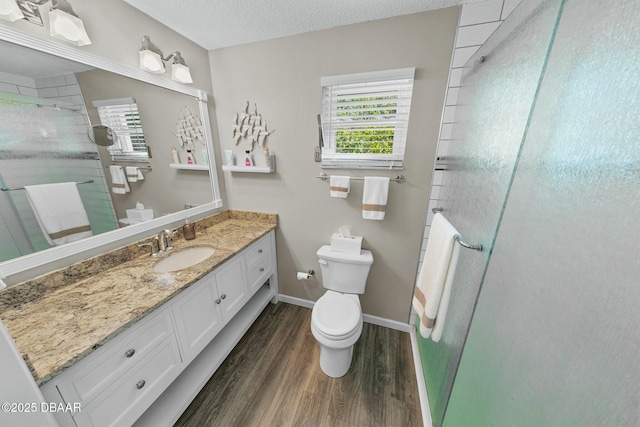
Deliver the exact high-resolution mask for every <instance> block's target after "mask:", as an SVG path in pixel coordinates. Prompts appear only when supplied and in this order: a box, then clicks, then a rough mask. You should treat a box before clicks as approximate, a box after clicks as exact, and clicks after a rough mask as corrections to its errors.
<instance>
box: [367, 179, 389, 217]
mask: <svg viewBox="0 0 640 427" xmlns="http://www.w3.org/2000/svg"><path fill="white" fill-rule="evenodd" d="M388 195H389V178H388V177H380V176H365V177H364V191H363V194H362V218H364V219H377V220H383V219H384V211H385V209H386V207H387V196H388Z"/></svg>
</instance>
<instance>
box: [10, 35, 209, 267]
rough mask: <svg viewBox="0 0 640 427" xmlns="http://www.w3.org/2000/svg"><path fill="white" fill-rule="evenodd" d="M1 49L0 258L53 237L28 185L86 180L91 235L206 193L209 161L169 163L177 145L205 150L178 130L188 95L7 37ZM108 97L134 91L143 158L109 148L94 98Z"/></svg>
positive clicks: (200, 153) (200, 156) (197, 152)
mask: <svg viewBox="0 0 640 427" xmlns="http://www.w3.org/2000/svg"><path fill="white" fill-rule="evenodd" d="M0 56H1V57H3V58H12V60H11V61H2V63H1V64H0V187H2V189H3V191H0V262H2V261H6V260H11V259H14V258H16V257H21V256H23V255H27V254H30V253H33V252H37V251H41V250H43V249H48V248H50V247H52V246H53V245H52V244H51V243H50V239H48V238H47V236H45V231H43V230H44V228H43V227H41V222H39V221H40V220H39V218H38V217H37V215H36V213H35V212H34V208H33V207H32V205H31V204H30V202H29V200H28V198H27V195H26V192H25V191H24V187H25V186H37V185H41V184H51V183H83V184H77V185H76V186H75V187H76V188H77V192H78V194H79V196H80V200H81V208H83V209H84V211H85V212H86V216H87V218H88V221H89V223H90V227H91V230H92V233H93V235H96V234H101V233H105V232H109V231H112V230H116V229H118V228H121V227H125V226H128V225H129V224H133V223H136V222H139V221H141V220H143V219H148V218H153V217H155V218H158V217H161V216H163V215H166V214H169V213H175V212H180V211H182V210H184V209H185V206H187V205H188V206H199V205H202V204H206V203H211V202H212V195H213V190H212V187H211V180H210V178H209V174H208V172H207V171H206V170H205V171H202V170H200V171H192V170H175V169H171V168H169V164H170V163H173V157H172V147H174V146H175V147H177V150H178V151H179V152H181V154H182V155H183V158H185V159H186V149H190V150H191V152H192V155H193V156H194V157H195V160H196V163H205V159H206V158H207V157H209V156H207V153H206V145H204V143H199V142H195V143H194V146H193V147H185V146H180V144H179V142H178V140H177V139H176V136H175V132H176V124H177V122H178V121H179V119H180V117H181V111H182V110H184V108H185V107H186V108H188V109H190V110H191V111H199V105H198V100H197V99H196V98H195V97H193V96H189V95H186V94H184V93H180V92H176V91H172V90H169V89H165V88H162V87H159V86H154V85H151V84H149V83H146V82H142V81H139V80H136V79H132V78H129V77H125V76H122V75H118V74H115V73H112V72H107V71H104V70H99V69H94V68H93V67H89V66H86V65H84V64H79V63H75V62H73V61H69V60H66V59H62V58H58V57H54V56H52V55H49V54H45V53H42V52H38V51H35V50H31V49H28V48H25V47H21V46H17V45H14V44H12V43H9V42H6V41H0ZM114 98H135V100H136V103H137V105H138V108H139V115H140V119H141V121H142V122H143V123H144V126H145V140H146V144H147V145H148V149H149V150H150V151H153V157H152V158H150V159H147V160H146V161H145V162H144V163H139V162H140V161H142V160H137V161H127V162H125V161H123V159H118V158H113V157H112V155H111V153H110V152H109V151H108V147H107V145H106V144H108V141H109V139H108V138H109V135H108V129H107V128H106V127H105V126H104V125H101V123H102V122H101V120H100V115H99V113H98V110H97V108H96V107H95V106H94V105H93V101H99V100H107V99H114ZM92 124H93V125H94V126H91V125H92ZM95 125H100V126H95ZM87 129H91V130H92V132H89V134H88V133H87ZM90 135H91V136H90ZM104 138H106V139H107V142H105V141H104ZM92 141H93V142H92ZM185 163H186V162H185ZM76 213H77V212H76ZM67 225H68V224H67ZM67 228H71V229H72V228H73V221H71V224H70V225H68V227H67ZM61 231H64V230H61Z"/></svg>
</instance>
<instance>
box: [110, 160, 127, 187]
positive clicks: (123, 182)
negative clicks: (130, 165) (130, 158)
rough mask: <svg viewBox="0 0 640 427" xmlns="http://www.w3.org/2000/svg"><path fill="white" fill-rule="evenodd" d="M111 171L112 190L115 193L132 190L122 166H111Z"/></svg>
mask: <svg viewBox="0 0 640 427" xmlns="http://www.w3.org/2000/svg"><path fill="white" fill-rule="evenodd" d="M109 173H110V174H111V191H113V194H126V193H128V192H129V191H130V188H129V183H128V182H127V178H126V176H125V175H124V171H123V170H122V166H116V165H111V166H109Z"/></svg>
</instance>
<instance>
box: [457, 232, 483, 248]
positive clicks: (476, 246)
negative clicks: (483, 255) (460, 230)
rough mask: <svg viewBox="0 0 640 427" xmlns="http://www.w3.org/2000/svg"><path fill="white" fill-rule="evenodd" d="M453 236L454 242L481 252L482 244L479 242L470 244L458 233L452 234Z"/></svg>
mask: <svg viewBox="0 0 640 427" xmlns="http://www.w3.org/2000/svg"><path fill="white" fill-rule="evenodd" d="M453 238H454V239H456V242H458V243H460V244H461V245H462V246H463V247H465V248H467V249H474V250H476V251H479V252H482V244H480V243H479V244H477V245H470V244H469V243H467V242H465V241H464V240H462V237H460V235H459V234H456V235H455V236H453Z"/></svg>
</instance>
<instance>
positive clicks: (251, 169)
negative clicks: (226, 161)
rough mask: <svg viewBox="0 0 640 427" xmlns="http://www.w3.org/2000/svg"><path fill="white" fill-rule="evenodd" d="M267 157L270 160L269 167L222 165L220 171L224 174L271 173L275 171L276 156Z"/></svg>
mask: <svg viewBox="0 0 640 427" xmlns="http://www.w3.org/2000/svg"><path fill="white" fill-rule="evenodd" d="M269 157H270V158H271V166H264V165H256V166H242V165H233V166H230V165H222V170H223V171H226V172H251V173H273V172H275V171H276V156H275V155H273V154H272V155H270V156H269Z"/></svg>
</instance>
